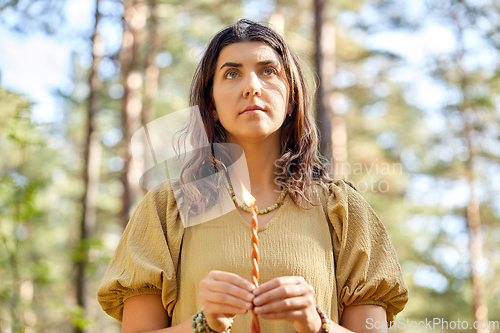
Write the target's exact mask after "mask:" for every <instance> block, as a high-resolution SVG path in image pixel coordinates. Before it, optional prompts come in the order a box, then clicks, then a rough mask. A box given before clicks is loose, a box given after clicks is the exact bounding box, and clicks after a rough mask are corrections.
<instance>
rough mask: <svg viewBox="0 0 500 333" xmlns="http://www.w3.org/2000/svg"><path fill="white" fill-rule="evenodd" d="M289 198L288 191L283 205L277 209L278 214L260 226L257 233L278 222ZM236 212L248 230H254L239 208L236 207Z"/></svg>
mask: <svg viewBox="0 0 500 333" xmlns="http://www.w3.org/2000/svg"><path fill="white" fill-rule="evenodd" d="M289 199H290V198H289V195H288V193H287V195H285V198H284V200H283V203H282V204H281V206H280V207H278V208H277V209H276V214H274V216H273V217H272V218H271V220H269V222H267V223H266V224H265V225H264V226H263V227H260V228H259V229H258V230H257V233H260V232H263V231H265V230H267V229H268V228H270V227H271V226H272V225H273V224H275V223H277V222H276V220H278V219H279V218H280V216H281V215H282V214H283V209H284V208H285V206H287V205H288V200H289ZM234 212H235V214H236V215H238V221H240V222H241V223H243V224H244V225H245V227H246V228H247V229H248V230H252V227H251V226H250V224H249V223H248V222H247V221H245V219H244V218H243V216H242V215H241V213H240V212H239V211H238V208H236V209H235V210H234ZM258 219H259V215H257V220H258Z"/></svg>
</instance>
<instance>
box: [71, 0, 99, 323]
mask: <svg viewBox="0 0 500 333" xmlns="http://www.w3.org/2000/svg"><path fill="white" fill-rule="evenodd" d="M98 5H99V0H96V1H95V8H96V10H95V27H94V35H93V36H92V44H93V48H92V57H93V60H92V68H91V69H90V74H89V80H88V82H89V88H90V94H89V97H88V111H87V134H86V140H85V150H84V170H83V179H84V191H83V199H82V202H83V207H82V218H81V221H80V241H79V245H78V253H77V256H76V258H77V259H76V262H75V264H76V301H77V305H78V306H79V307H80V308H81V309H82V310H83V315H85V308H86V302H85V291H86V280H85V268H86V263H87V253H88V239H89V238H90V237H91V235H92V231H93V229H94V226H95V221H96V197H97V190H98V188H97V186H98V183H99V168H100V163H101V146H100V138H99V133H98V132H97V131H96V129H95V118H96V114H97V99H98V94H99V91H100V90H101V87H102V80H101V79H100V78H99V75H98V74H97V66H98V65H99V62H100V61H101V58H102V56H103V54H104V41H103V40H102V38H101V37H100V36H99V33H98V31H97V25H98V23H99V18H100V17H99V11H98ZM74 331H75V332H76V333H81V332H84V329H82V328H80V327H77V326H75V327H74Z"/></svg>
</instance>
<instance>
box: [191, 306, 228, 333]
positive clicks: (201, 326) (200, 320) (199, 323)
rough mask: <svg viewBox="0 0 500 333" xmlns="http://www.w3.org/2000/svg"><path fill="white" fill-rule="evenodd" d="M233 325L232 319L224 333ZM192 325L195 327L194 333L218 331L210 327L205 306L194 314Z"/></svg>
mask: <svg viewBox="0 0 500 333" xmlns="http://www.w3.org/2000/svg"><path fill="white" fill-rule="evenodd" d="M231 326H233V321H232V320H231V324H230V325H229V327H228V328H227V330H225V331H224V332H222V333H229V332H230V331H231ZM191 327H192V328H193V330H192V332H193V333H198V332H200V333H205V332H207V333H217V332H216V331H214V330H213V329H211V328H210V326H208V324H207V319H206V318H205V312H204V311H203V307H201V309H199V310H198V312H197V313H196V314H195V315H194V318H193V320H192V321H191Z"/></svg>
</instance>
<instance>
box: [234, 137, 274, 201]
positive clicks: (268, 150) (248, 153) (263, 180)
mask: <svg viewBox="0 0 500 333" xmlns="http://www.w3.org/2000/svg"><path fill="white" fill-rule="evenodd" d="M231 143H234V144H237V145H239V146H241V147H242V148H243V151H244V153H245V159H246V167H247V168H248V175H245V174H244V173H245V171H246V170H244V169H245V165H242V164H240V165H237V166H236V168H237V169H238V170H237V174H238V175H235V178H240V179H241V178H243V183H245V179H246V180H247V181H248V178H247V177H249V181H250V187H251V188H250V189H251V192H252V194H255V195H259V194H261V193H265V192H269V191H279V190H280V187H279V186H278V185H276V184H275V178H276V174H275V172H276V171H278V168H277V167H276V165H275V161H276V160H277V159H279V157H280V144H279V135H274V136H269V137H267V138H265V139H263V140H258V141H257V140H244V141H243V140H234V139H233V140H231ZM233 175H234V173H233ZM231 182H232V183H233V185H235V182H238V180H237V179H231Z"/></svg>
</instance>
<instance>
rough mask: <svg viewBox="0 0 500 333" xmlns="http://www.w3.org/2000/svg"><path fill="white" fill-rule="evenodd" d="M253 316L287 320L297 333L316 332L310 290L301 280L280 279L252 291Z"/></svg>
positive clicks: (318, 323) (317, 320) (317, 319)
mask: <svg viewBox="0 0 500 333" xmlns="http://www.w3.org/2000/svg"><path fill="white" fill-rule="evenodd" d="M253 294H254V295H255V299H254V300H253V304H254V305H255V308H254V310H253V311H254V312H255V313H257V314H258V315H260V316H262V318H264V319H280V320H287V321H289V322H290V323H292V325H293V327H294V328H295V330H296V331H297V332H298V333H309V332H314V333H316V332H318V331H319V329H320V327H321V318H320V317H319V315H318V312H317V311H316V305H315V302H314V289H313V287H311V286H310V285H309V284H308V283H307V282H306V281H305V280H304V278H303V277H301V276H284V277H279V278H275V279H272V280H271V281H268V282H266V283H263V284H262V285H260V286H259V287H258V288H256V289H255V290H254V291H253Z"/></svg>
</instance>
